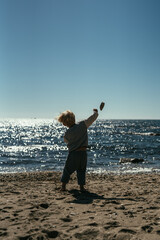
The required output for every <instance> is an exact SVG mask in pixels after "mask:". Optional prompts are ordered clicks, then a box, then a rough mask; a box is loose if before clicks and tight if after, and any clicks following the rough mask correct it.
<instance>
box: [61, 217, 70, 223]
mask: <svg viewBox="0 0 160 240" xmlns="http://www.w3.org/2000/svg"><path fill="white" fill-rule="evenodd" d="M60 219H61V220H62V221H63V222H71V221H72V218H70V217H69V216H67V217H66V218H60Z"/></svg>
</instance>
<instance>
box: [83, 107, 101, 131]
mask: <svg viewBox="0 0 160 240" xmlns="http://www.w3.org/2000/svg"><path fill="white" fill-rule="evenodd" d="M97 117H98V110H97V109H93V114H92V115H91V116H90V117H89V118H87V119H86V120H84V122H85V124H86V126H87V128H89V127H90V126H91V125H92V123H93V122H94V121H95V120H96V119H97Z"/></svg>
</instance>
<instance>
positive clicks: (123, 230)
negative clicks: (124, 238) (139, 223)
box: [119, 228, 136, 234]
mask: <svg viewBox="0 0 160 240" xmlns="http://www.w3.org/2000/svg"><path fill="white" fill-rule="evenodd" d="M119 232H123V233H130V234H136V231H134V230H132V229H127V228H122V229H121V230H120V231H119Z"/></svg>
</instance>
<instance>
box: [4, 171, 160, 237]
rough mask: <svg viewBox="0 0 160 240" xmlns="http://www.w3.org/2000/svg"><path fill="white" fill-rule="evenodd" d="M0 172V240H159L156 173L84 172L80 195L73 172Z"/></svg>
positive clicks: (159, 178) (159, 181)
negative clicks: (66, 177)
mask: <svg viewBox="0 0 160 240" xmlns="http://www.w3.org/2000/svg"><path fill="white" fill-rule="evenodd" d="M60 177H61V172H52V171H46V172H25V173H24V172H23V173H7V174H0V196H1V202H0V211H1V214H0V222H1V226H0V239H2V240H24V239H25V240H46V239H53V238H55V239H63V240H70V239H72V240H77V239H80V240H86V239H88V240H90V239H91V240H92V239H94V240H95V239H96V240H137V239H138V240H151V239H154V240H159V239H160V196H159V191H160V187H159V186H160V174H159V173H138V174H125V175H124V174H120V175H117V174H116V175H115V174H99V173H96V174H95V173H87V175H86V189H87V190H88V192H86V193H80V192H79V188H78V185H77V180H76V175H75V174H73V175H72V177H71V180H70V182H69V184H68V185H67V191H66V192H61V191H60V188H61V183H60Z"/></svg>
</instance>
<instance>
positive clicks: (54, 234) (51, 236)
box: [42, 230, 59, 238]
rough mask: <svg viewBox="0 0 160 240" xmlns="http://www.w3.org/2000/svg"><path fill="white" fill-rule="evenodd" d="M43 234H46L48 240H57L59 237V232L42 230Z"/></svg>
mask: <svg viewBox="0 0 160 240" xmlns="http://www.w3.org/2000/svg"><path fill="white" fill-rule="evenodd" d="M42 233H45V234H46V235H47V237H48V238H56V237H58V235H59V232H58V231H55V230H53V231H50V230H42Z"/></svg>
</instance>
